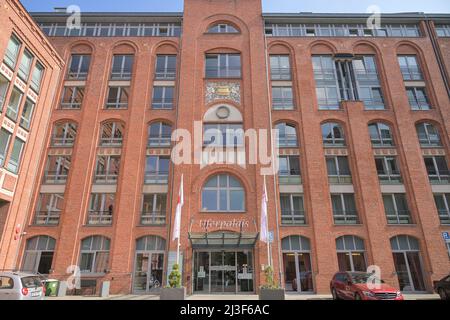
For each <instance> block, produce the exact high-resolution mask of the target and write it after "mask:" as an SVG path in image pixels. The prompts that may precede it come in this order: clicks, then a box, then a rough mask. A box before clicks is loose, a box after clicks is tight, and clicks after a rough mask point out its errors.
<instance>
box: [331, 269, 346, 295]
mask: <svg viewBox="0 0 450 320" xmlns="http://www.w3.org/2000/svg"><path fill="white" fill-rule="evenodd" d="M346 279H347V277H346V275H345V274H344V273H338V274H337V275H336V277H335V278H334V289H335V290H336V293H337V294H338V296H339V298H341V299H346V293H345V282H346Z"/></svg>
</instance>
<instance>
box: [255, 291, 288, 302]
mask: <svg viewBox="0 0 450 320" xmlns="http://www.w3.org/2000/svg"><path fill="white" fill-rule="evenodd" d="M259 300H285V295H284V289H261V290H260V291H259Z"/></svg>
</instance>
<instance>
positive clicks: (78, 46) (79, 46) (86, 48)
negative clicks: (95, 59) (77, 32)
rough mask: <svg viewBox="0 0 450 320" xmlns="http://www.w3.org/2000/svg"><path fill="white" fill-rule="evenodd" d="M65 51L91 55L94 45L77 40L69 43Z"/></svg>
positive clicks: (86, 41) (87, 41)
mask: <svg viewBox="0 0 450 320" xmlns="http://www.w3.org/2000/svg"><path fill="white" fill-rule="evenodd" d="M67 50H68V51H69V52H70V53H79V54H93V53H94V52H95V45H94V44H93V43H92V42H90V41H89V40H79V41H76V42H73V43H71V45H70V46H69V47H68V48H67Z"/></svg>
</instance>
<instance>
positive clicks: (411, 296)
mask: <svg viewBox="0 0 450 320" xmlns="http://www.w3.org/2000/svg"><path fill="white" fill-rule="evenodd" d="M404 297H405V300H439V295H437V294H405V295H404ZM46 300H159V296H158V295H132V294H128V295H114V296H109V297H107V298H100V297H82V296H66V297H47V298H46ZM186 300H187V301H189V300H191V301H209V300H231V301H249V300H258V296H257V295H234V294H233V295H231V294H230V295H197V294H196V295H192V296H188V297H187V298H186ZM286 300H294V301H296V300H298V301H301V300H331V295H320V294H286Z"/></svg>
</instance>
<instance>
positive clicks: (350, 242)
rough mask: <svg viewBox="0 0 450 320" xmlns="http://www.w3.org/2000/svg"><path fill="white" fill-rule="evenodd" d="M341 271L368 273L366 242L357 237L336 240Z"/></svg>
mask: <svg viewBox="0 0 450 320" xmlns="http://www.w3.org/2000/svg"><path fill="white" fill-rule="evenodd" d="M336 250H337V256H338V264H339V271H351V272H355V271H361V272H366V271H367V265H366V255H365V247H364V240H363V239H361V238H359V237H356V236H342V237H340V238H337V239H336Z"/></svg>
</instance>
